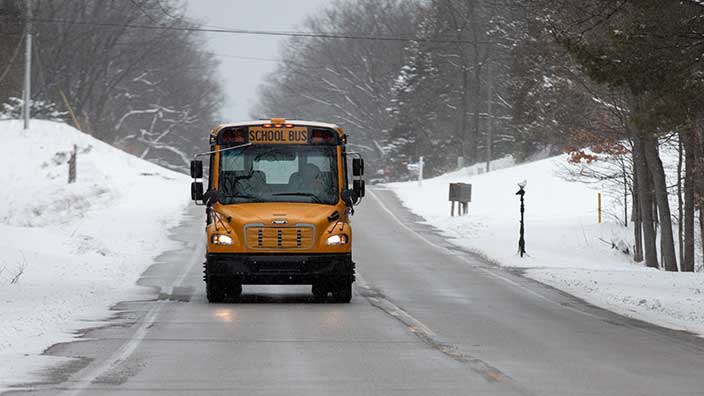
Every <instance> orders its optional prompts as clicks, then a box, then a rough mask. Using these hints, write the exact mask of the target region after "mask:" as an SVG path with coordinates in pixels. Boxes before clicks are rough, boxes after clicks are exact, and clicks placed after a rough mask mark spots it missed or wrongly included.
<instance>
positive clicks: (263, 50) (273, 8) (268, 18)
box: [186, 0, 333, 121]
mask: <svg viewBox="0 0 704 396" xmlns="http://www.w3.org/2000/svg"><path fill="white" fill-rule="evenodd" d="M332 2H333V0H295V1H289V0H188V3H187V6H188V9H187V11H186V12H187V15H188V16H189V17H190V18H194V19H197V20H199V21H201V22H202V23H203V24H205V25H209V26H217V27H224V28H234V29H256V30H296V29H297V28H299V27H300V25H301V23H302V22H303V20H304V18H305V17H306V15H308V14H310V13H314V12H315V11H316V10H318V9H320V8H323V7H324V6H325V5H327V4H331V3H332ZM205 34H206V37H207V38H208V45H209V50H210V51H213V52H215V53H218V54H223V55H227V56H228V57H225V56H221V57H219V60H220V77H221V78H222V79H223V88H224V91H225V94H226V95H227V102H226V103H225V107H224V108H223V109H222V115H223V120H222V121H242V120H248V119H249V118H250V117H249V110H250V108H251V107H252V103H254V102H255V101H256V97H257V96H256V95H257V86H258V85H259V84H260V83H261V82H262V80H263V78H264V77H265V76H266V75H267V74H268V73H269V72H271V71H273V70H274V68H275V67H276V62H267V61H261V60H253V59H236V58H232V57H237V56H239V57H244V58H266V59H277V58H278V57H279V53H278V49H279V44H280V43H281V40H284V38H282V37H272V36H249V35H239V34H222V33H220V34H216V33H205ZM273 115H274V116H275V114H273Z"/></svg>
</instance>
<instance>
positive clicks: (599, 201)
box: [596, 193, 601, 224]
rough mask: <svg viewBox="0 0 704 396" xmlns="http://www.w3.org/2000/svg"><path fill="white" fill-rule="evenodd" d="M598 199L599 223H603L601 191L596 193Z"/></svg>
mask: <svg viewBox="0 0 704 396" xmlns="http://www.w3.org/2000/svg"><path fill="white" fill-rule="evenodd" d="M596 201H597V204H596V206H597V212H598V221H599V224H601V193H597V195H596Z"/></svg>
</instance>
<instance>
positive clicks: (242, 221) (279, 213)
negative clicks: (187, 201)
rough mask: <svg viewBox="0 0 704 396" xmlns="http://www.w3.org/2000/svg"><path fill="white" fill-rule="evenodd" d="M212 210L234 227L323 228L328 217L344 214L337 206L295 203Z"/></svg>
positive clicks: (263, 203) (251, 205)
mask: <svg viewBox="0 0 704 396" xmlns="http://www.w3.org/2000/svg"><path fill="white" fill-rule="evenodd" d="M214 209H215V210H216V211H217V212H219V213H220V214H222V215H223V216H224V217H225V218H228V220H229V222H230V224H231V225H232V226H235V227H236V226H243V225H246V224H262V225H289V226H290V225H296V224H314V225H316V226H324V225H327V224H328V223H329V221H328V216H330V215H331V214H333V213H334V212H335V211H338V212H340V217H342V215H343V214H344V213H342V210H341V209H340V208H339V207H338V206H332V205H321V204H311V203H297V202H258V203H244V204H232V205H216V206H215V207H214Z"/></svg>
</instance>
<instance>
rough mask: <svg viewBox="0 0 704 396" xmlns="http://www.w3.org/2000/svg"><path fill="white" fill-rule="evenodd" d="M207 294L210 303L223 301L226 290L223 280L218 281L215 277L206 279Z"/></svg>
mask: <svg viewBox="0 0 704 396" xmlns="http://www.w3.org/2000/svg"><path fill="white" fill-rule="evenodd" d="M205 294H206V297H207V298H208V302H209V303H221V302H223V301H225V290H224V289H223V287H222V283H221V282H216V281H215V280H214V279H213V278H209V279H208V280H206V281H205Z"/></svg>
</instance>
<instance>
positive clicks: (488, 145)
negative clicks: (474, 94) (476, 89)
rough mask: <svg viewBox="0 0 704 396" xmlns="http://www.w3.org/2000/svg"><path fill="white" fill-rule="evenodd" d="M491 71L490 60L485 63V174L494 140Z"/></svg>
mask: <svg viewBox="0 0 704 396" xmlns="http://www.w3.org/2000/svg"><path fill="white" fill-rule="evenodd" d="M491 69H492V67H491V59H489V61H488V62H487V74H488V76H487V77H488V80H489V81H488V84H487V85H488V90H489V96H488V97H489V99H488V102H487V113H488V114H487V116H488V118H487V121H486V171H487V172H489V171H490V170H491V155H492V153H491V149H492V147H491V145H492V141H493V140H494V139H493V136H492V133H493V130H492V128H493V126H494V125H493V124H494V115H493V114H492V113H491V112H492V103H491V102H492V101H493V99H494V98H493V96H494V92H493V91H494V75H493V72H492V70H491Z"/></svg>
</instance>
